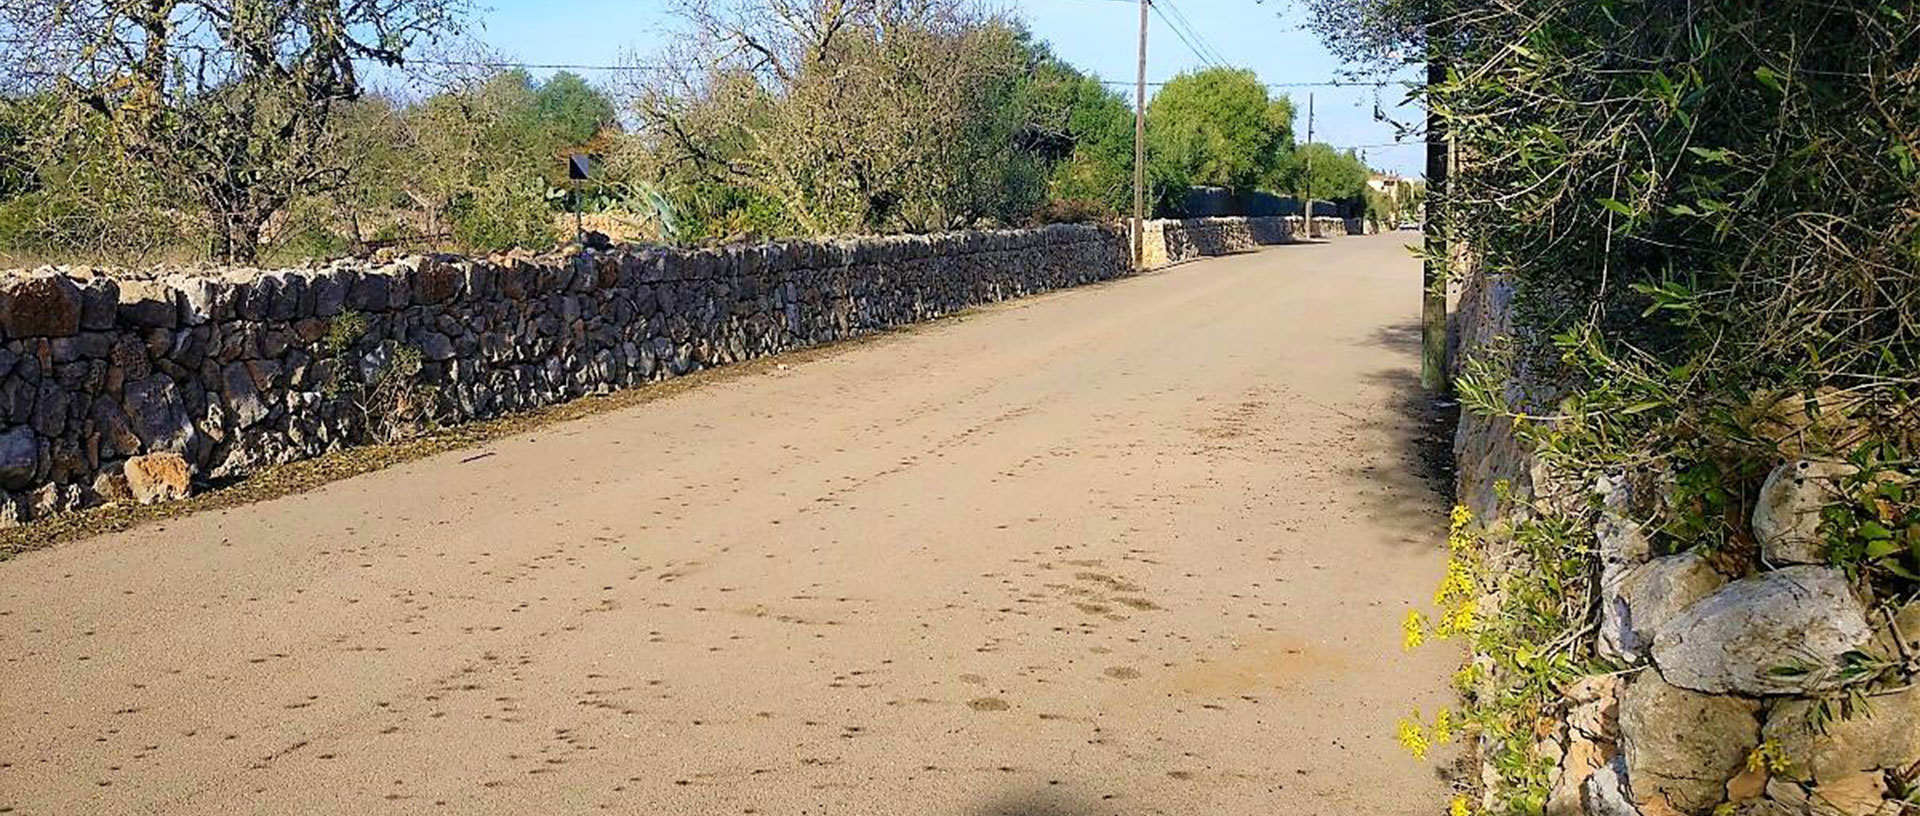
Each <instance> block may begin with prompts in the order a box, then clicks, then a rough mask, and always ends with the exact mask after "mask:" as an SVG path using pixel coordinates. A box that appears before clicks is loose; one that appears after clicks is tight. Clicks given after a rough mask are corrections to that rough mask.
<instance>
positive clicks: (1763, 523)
mask: <svg viewBox="0 0 1920 816" xmlns="http://www.w3.org/2000/svg"><path fill="white" fill-rule="evenodd" d="M1856 470H1857V469H1856V468H1855V467H1854V466H1852V465H1849V464H1846V463H1842V462H1816V461H1812V460H1807V459H1801V460H1799V461H1796V462H1788V463H1787V464H1784V465H1781V466H1779V467H1777V468H1774V469H1773V472H1772V473H1769V474H1767V481H1766V483H1765V484H1763V485H1761V486H1760V499H1759V504H1757V505H1756V506H1755V507H1754V509H1753V535H1754V538H1756V539H1758V540H1759V542H1760V556H1761V558H1762V559H1764V560H1765V561H1766V562H1767V563H1769V564H1775V565H1782V564H1824V563H1826V562H1827V550H1826V542H1825V541H1823V540H1822V539H1821V537H1820V510H1821V508H1823V507H1825V506H1826V505H1828V504H1831V503H1833V502H1835V501H1838V500H1839V499H1840V498H1841V496H1840V480H1841V479H1842V478H1843V477H1846V476H1848V475H1851V474H1853V473H1854V472H1856Z"/></svg>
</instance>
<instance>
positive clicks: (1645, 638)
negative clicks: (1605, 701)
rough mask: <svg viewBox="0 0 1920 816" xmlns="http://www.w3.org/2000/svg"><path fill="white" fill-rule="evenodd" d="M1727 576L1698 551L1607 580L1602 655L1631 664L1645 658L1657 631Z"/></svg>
mask: <svg viewBox="0 0 1920 816" xmlns="http://www.w3.org/2000/svg"><path fill="white" fill-rule="evenodd" d="M1726 582H1727V579H1726V577H1725V576H1722V575H1721V574H1720V573H1719V572H1716V571H1715V570H1714V569H1713V566H1712V565H1711V564H1709V563H1708V562H1707V558H1706V556H1703V555H1701V554H1699V553H1697V552H1688V553H1681V554H1680V555H1670V556H1667V557H1665V558H1656V559H1653V560H1652V561H1648V562H1647V563H1645V564H1640V565H1638V566H1635V567H1632V568H1630V569H1626V570H1624V571H1621V572H1620V573H1618V575H1617V577H1615V579H1614V580H1612V581H1609V582H1603V586H1602V593H1601V594H1602V599H1601V607H1600V612H1601V616H1600V618H1601V619H1600V644H1599V650H1600V654H1601V655H1603V656H1606V657H1610V658H1613V659H1615V660H1620V661H1623V662H1627V663H1638V662H1641V661H1642V660H1645V659H1646V656H1647V650H1648V649H1649V648H1650V647H1651V646H1652V645H1653V637H1654V633H1655V632H1658V631H1659V630H1660V627H1661V626H1663V625H1665V624H1666V622H1667V621H1670V620H1672V619H1673V618H1674V617H1675V616H1677V615H1679V614H1680V613H1681V611H1683V610H1685V609H1686V608H1687V607H1689V606H1692V605H1693V604H1694V603H1695V602H1696V601H1699V600H1700V599H1702V598H1705V597H1707V596H1708V595H1711V594H1713V592H1714V590H1717V589H1719V588H1720V587H1721V586H1722V585H1724V584H1726Z"/></svg>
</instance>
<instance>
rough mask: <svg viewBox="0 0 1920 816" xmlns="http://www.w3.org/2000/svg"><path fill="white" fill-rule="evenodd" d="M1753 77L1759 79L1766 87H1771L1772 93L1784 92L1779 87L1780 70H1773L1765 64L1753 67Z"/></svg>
mask: <svg viewBox="0 0 1920 816" xmlns="http://www.w3.org/2000/svg"><path fill="white" fill-rule="evenodd" d="M1753 78H1754V79H1757V80H1760V84H1762V85H1765V86H1767V87H1768V88H1772V89H1773V91H1774V93H1783V92H1784V91H1783V90H1782V89H1781V85H1780V72H1778V71H1775V70H1773V69H1772V68H1768V67H1767V66H1765V65H1762V66H1760V67H1758V68H1755V69H1753Z"/></svg>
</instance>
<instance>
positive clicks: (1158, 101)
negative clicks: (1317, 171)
mask: <svg viewBox="0 0 1920 816" xmlns="http://www.w3.org/2000/svg"><path fill="white" fill-rule="evenodd" d="M1147 136H1148V146H1149V148H1150V149H1151V151H1152V153H1153V157H1152V165H1153V167H1154V168H1155V175H1156V178H1157V180H1159V181H1160V182H1161V183H1162V184H1164V185H1168V186H1173V187H1178V188H1184V187H1186V186H1188V185H1196V184H1197V185H1210V186H1216V187H1229V188H1233V189H1237V190H1251V189H1253V188H1255V187H1256V186H1258V185H1263V184H1264V185H1273V184H1275V183H1276V182H1278V181H1279V176H1280V174H1281V171H1282V170H1283V168H1284V167H1286V165H1287V162H1288V157H1289V155H1290V154H1291V152H1292V150H1293V105H1292V103H1291V102H1290V101H1289V100H1288V99H1287V98H1286V97H1285V96H1279V97H1269V96H1268V95H1267V88H1266V86H1265V85H1263V84H1261V82H1260V79H1259V77H1258V76H1257V75H1255V74H1254V72H1252V71H1250V70H1245V69H1230V68H1210V69H1207V70H1204V71H1199V72H1194V73H1184V74H1181V75H1179V76H1177V77H1174V78H1173V79H1172V80H1171V81H1169V82H1168V83H1167V84H1166V85H1164V86H1162V87H1161V88H1160V90H1159V92H1158V93H1155V94H1154V96H1153V100H1152V101H1151V102H1150V103H1148V105H1147Z"/></svg>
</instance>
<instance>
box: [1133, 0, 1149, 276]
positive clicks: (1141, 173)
mask: <svg viewBox="0 0 1920 816" xmlns="http://www.w3.org/2000/svg"><path fill="white" fill-rule="evenodd" d="M1151 2H1152V0H1140V65H1139V70H1138V71H1137V72H1136V73H1135V74H1134V85H1133V268H1134V269H1140V268H1142V267H1143V266H1145V265H1146V256H1145V254H1144V253H1145V251H1146V250H1145V245H1144V244H1143V243H1142V241H1144V240H1145V236H1144V235H1143V230H1145V229H1146V210H1147V6H1148V5H1150V4H1151Z"/></svg>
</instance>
